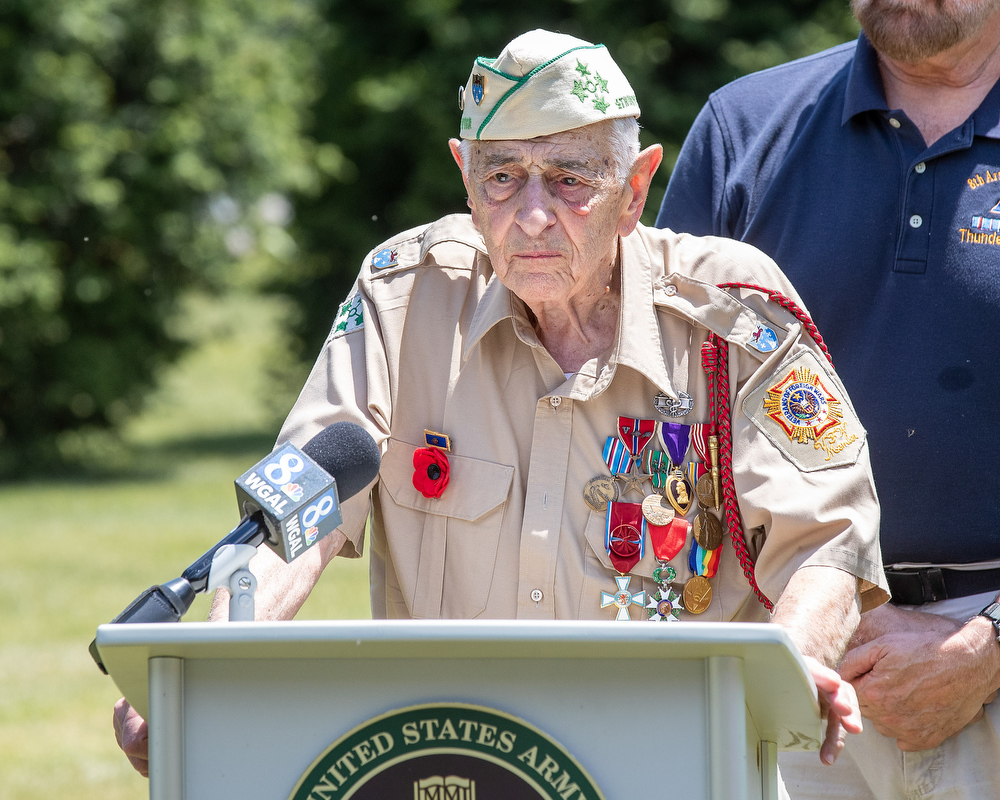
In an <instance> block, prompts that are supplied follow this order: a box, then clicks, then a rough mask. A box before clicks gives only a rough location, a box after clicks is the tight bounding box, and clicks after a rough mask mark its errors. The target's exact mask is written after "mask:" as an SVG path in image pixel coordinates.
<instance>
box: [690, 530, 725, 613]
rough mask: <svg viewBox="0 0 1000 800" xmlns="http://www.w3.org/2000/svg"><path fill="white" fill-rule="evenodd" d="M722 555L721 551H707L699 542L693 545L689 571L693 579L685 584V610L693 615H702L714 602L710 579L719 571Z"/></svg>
mask: <svg viewBox="0 0 1000 800" xmlns="http://www.w3.org/2000/svg"><path fill="white" fill-rule="evenodd" d="M721 554H722V551H721V550H720V549H718V548H716V549H714V550H707V549H705V548H704V547H702V546H701V545H700V544H699V543H698V542H697V540H696V541H694V542H692V543H691V551H690V553H689V554H688V569H690V570H691V575H692V577H691V578H689V579H688V581H687V583H685V584H684V608H686V609H687V610H688V611H690V612H691V613H692V614H701V613H702V612H704V611H705V609H707V608H708V606H709V604H710V603H711V602H712V584H710V583H709V582H708V579H709V578H713V577H715V573H716V572H718V571H719V556H720V555H721Z"/></svg>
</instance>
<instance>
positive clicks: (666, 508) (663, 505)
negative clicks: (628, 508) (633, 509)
mask: <svg viewBox="0 0 1000 800" xmlns="http://www.w3.org/2000/svg"><path fill="white" fill-rule="evenodd" d="M642 516H643V517H645V519H646V522H648V523H649V524H650V525H669V524H670V520H672V519H673V518H674V509H673V507H672V506H671V505H670V503H669V502H668V501H667V498H665V497H664V496H663V495H661V494H651V495H648V496H647V497H646V499H645V500H643V501H642Z"/></svg>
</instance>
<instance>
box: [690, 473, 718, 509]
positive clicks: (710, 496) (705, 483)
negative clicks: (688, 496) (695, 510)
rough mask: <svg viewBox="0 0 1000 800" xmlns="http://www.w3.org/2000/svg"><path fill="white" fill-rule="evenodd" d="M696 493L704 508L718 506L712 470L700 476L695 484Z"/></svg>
mask: <svg viewBox="0 0 1000 800" xmlns="http://www.w3.org/2000/svg"><path fill="white" fill-rule="evenodd" d="M694 493H695V495H697V497H698V502H699V503H701V507H702V508H716V505H715V482H714V481H713V480H712V473H711V472H706V473H705V474H704V475H702V476H701V477H700V478H698V482H697V483H696V484H695V485H694Z"/></svg>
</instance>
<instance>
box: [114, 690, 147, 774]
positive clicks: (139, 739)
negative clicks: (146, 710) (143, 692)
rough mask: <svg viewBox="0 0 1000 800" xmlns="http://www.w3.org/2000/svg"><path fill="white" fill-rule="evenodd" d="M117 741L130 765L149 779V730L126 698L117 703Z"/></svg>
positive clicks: (115, 717)
mask: <svg viewBox="0 0 1000 800" xmlns="http://www.w3.org/2000/svg"><path fill="white" fill-rule="evenodd" d="M114 726H115V739H117V740H118V746H119V747H120V748H121V749H122V751H123V752H124V753H125V755H127V756H128V760H129V763H130V764H131V765H132V766H133V767H134V768H135V771H136V772H138V773H139V774H140V775H142V777H144V778H148V777H149V728H148V727H147V725H146V720H144V719H143V718H142V717H140V716H139V713H138V712H137V711H136V710H135V709H134V708H132V706H131V705H129V702H128V700H126V699H125V698H124V697H123V698H122V699H121V700H119V701H118V702H117V703H115V716H114Z"/></svg>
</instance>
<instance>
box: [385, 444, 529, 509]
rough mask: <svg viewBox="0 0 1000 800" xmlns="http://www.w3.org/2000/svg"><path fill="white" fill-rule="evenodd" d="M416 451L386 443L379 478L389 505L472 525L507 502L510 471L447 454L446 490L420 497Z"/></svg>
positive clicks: (408, 445)
mask: <svg viewBox="0 0 1000 800" xmlns="http://www.w3.org/2000/svg"><path fill="white" fill-rule="evenodd" d="M418 449H419V448H418V447H417V446H416V445H412V444H408V443H407V442H402V441H399V440H397V439H390V440H389V444H388V447H387V448H386V451H385V455H383V456H382V465H381V467H380V469H379V478H380V480H381V481H382V485H383V487H384V488H385V490H386V491H387V492H388V493H389V496H390V497H391V498H392V501H393V502H394V503H396V505H398V506H402V507H403V508H411V509H414V510H416V511H424V512H426V513H428V514H440V515H442V516H446V517H452V518H453V519H461V520H465V521H466V522H472V521H474V520H477V519H479V518H480V517H482V516H483V515H484V514H486V513H488V512H490V511H492V510H493V509H494V508H496V507H497V506H499V505H500V504H501V503H503V502H504V501H505V500H506V499H507V495H508V494H509V493H510V485H511V481H512V480H513V478H514V468H513V467H508V466H505V465H504V464H495V463H493V462H491V461H480V460H479V459H477V458H469V457H468V456H460V455H456V454H455V453H448V465H449V468H448V486H447V488H446V489H445V490H444V493H443V494H442V495H441V497H438V498H434V497H424V496H423V495H422V494H421V493H420V492H419V491H418V490H417V489H416V487H414V485H413V453H414V452H415V451H416V450H418Z"/></svg>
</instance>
